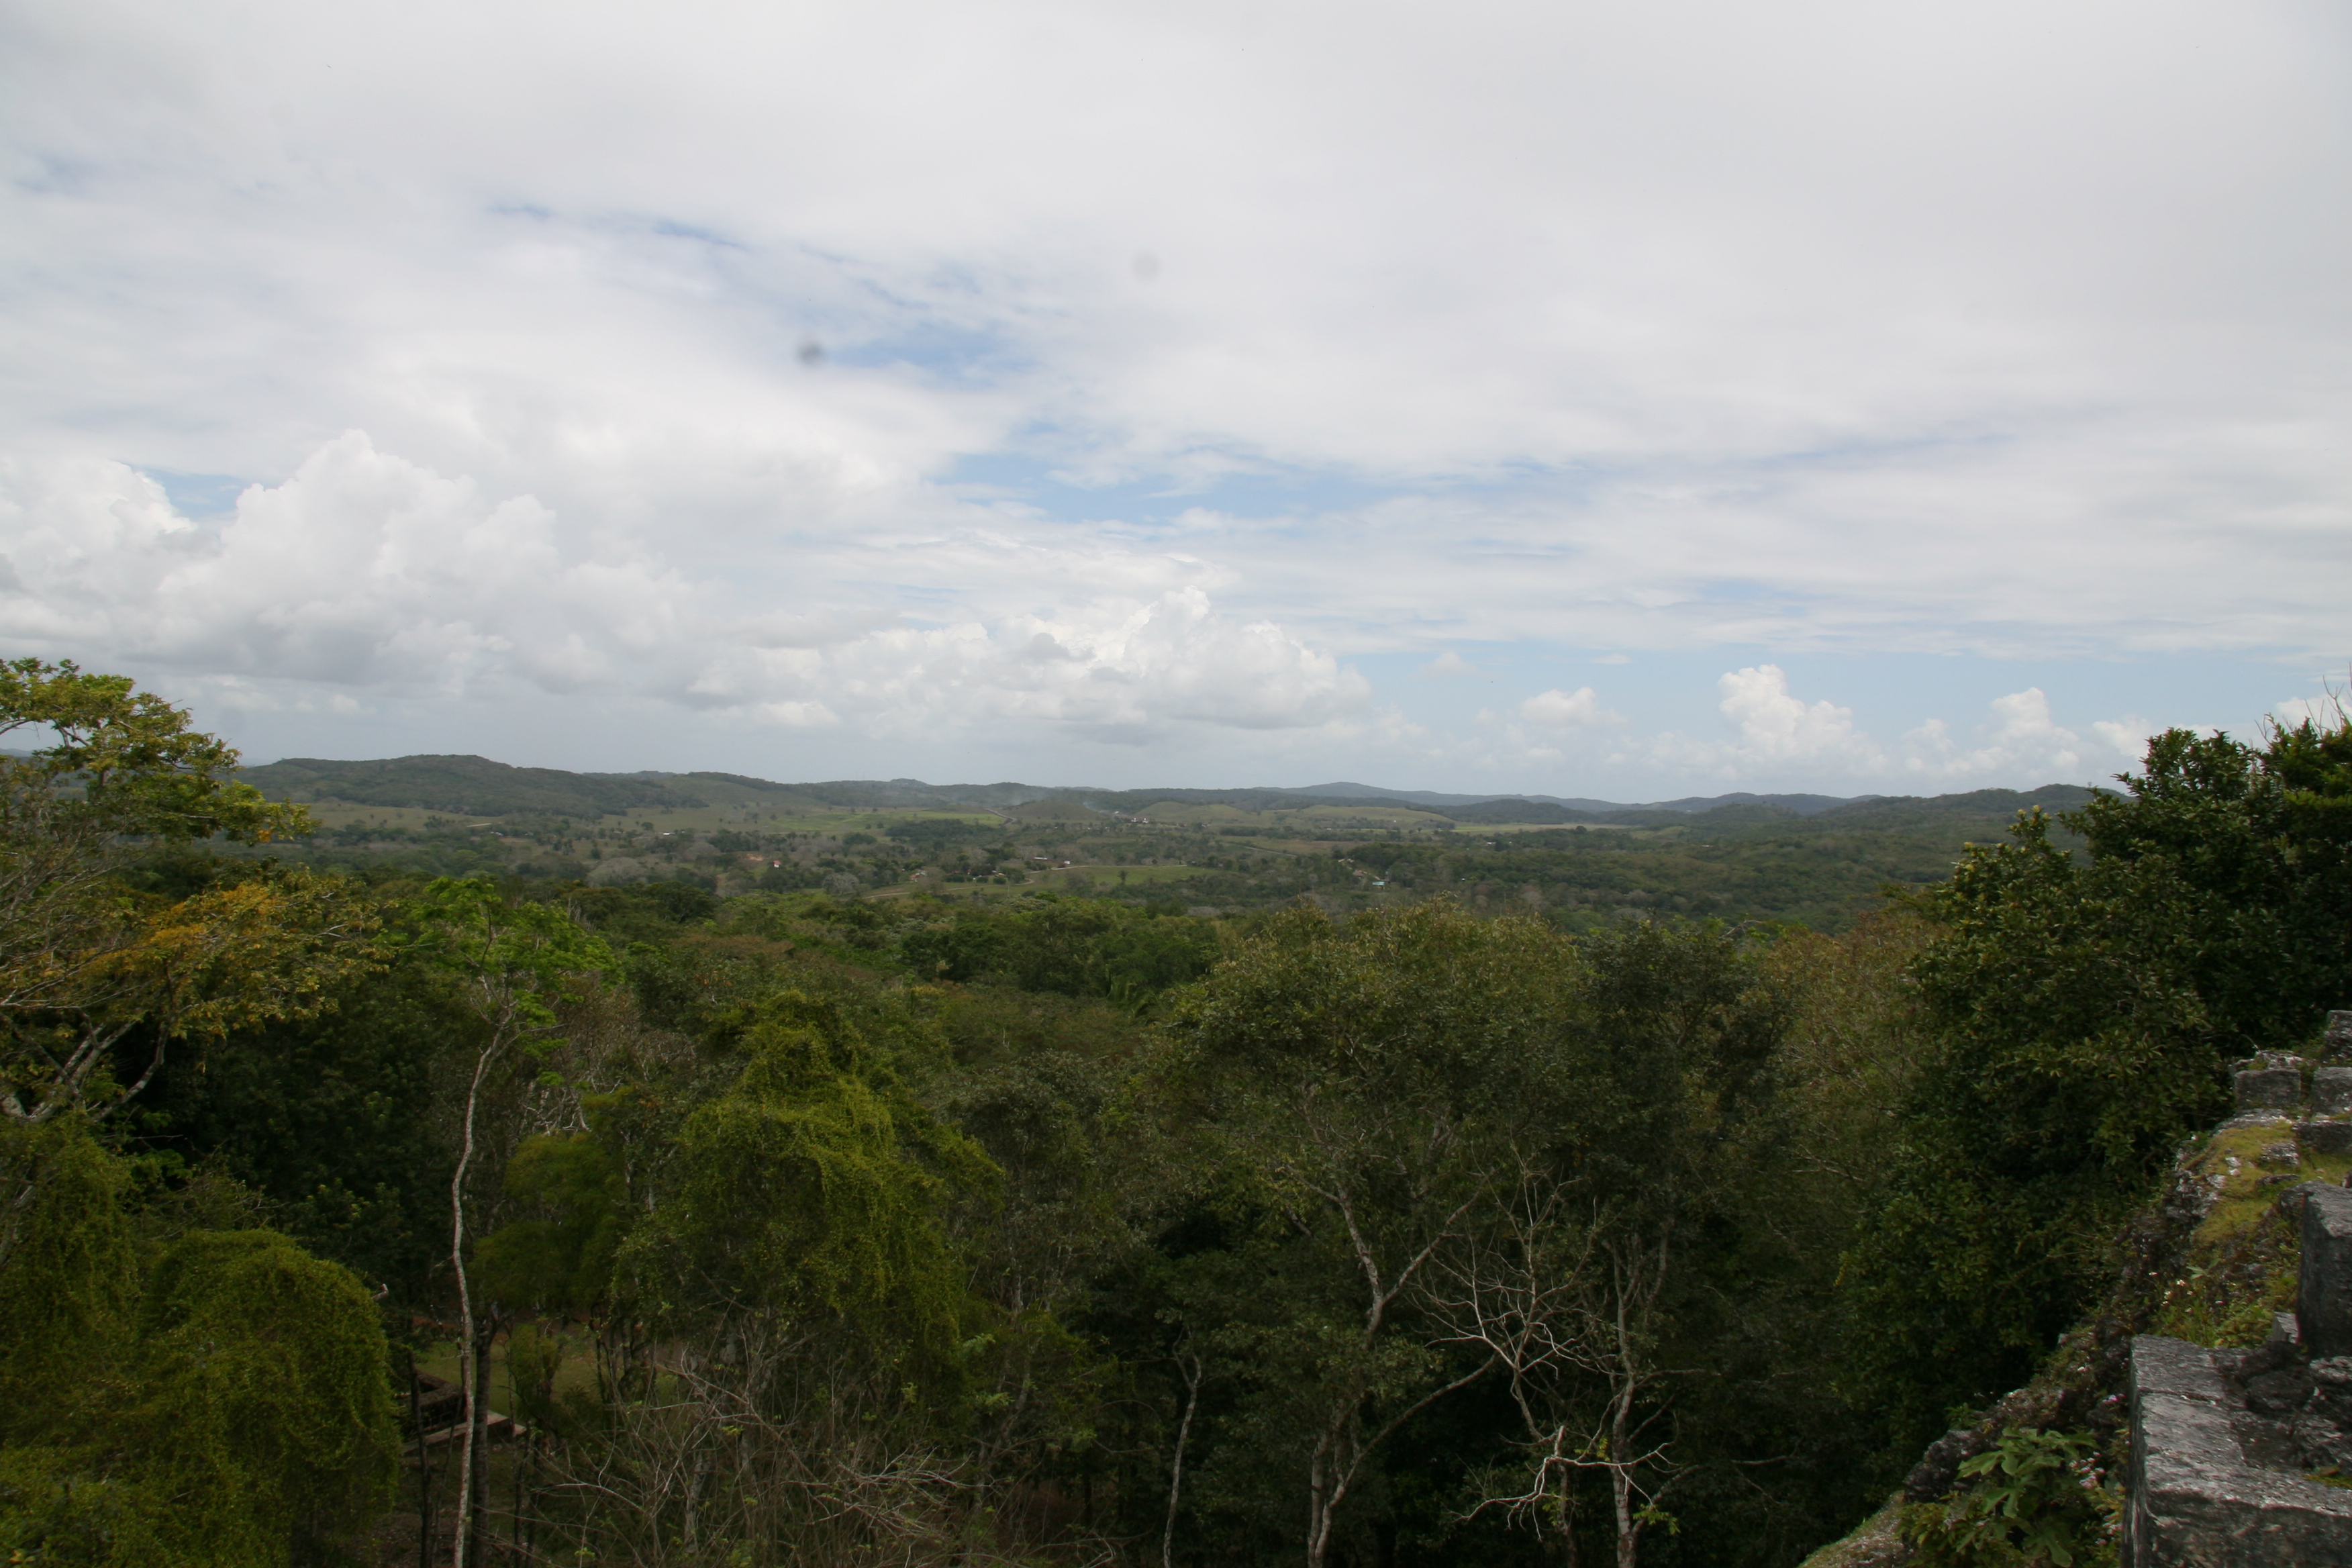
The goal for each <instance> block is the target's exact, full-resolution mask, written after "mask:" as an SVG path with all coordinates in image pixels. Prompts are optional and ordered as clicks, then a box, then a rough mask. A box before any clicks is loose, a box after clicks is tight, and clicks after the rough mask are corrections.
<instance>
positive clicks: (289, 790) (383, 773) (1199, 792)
mask: <svg viewBox="0 0 2352 1568" xmlns="http://www.w3.org/2000/svg"><path fill="white" fill-rule="evenodd" d="M239 776H240V777H242V778H243V779H244V780H245V781H246V782H247V784H253V785H255V786H256V787H257V788H259V789H260V790H262V791H263V792H264V793H265V794H267V795H269V796H270V797H271V798H273V799H277V800H298V801H341V802H345V803H347V804H350V805H383V806H415V807H421V808H423V809H425V810H427V811H444V812H448V813H450V814H451V815H453V816H526V815H543V816H570V817H580V818H591V819H593V818H595V817H600V816H626V815H627V814H628V813H630V812H633V811H642V810H646V809H648V808H666V809H693V808H695V807H698V806H709V805H767V806H772V807H774V808H777V809H782V810H790V809H793V808H795V807H798V808H803V809H805V808H810V807H819V806H833V807H844V806H846V807H849V808H852V809H857V808H862V807H868V806H893V805H895V806H932V807H937V808H956V807H963V808H970V807H973V806H980V807H985V808H987V809H990V810H995V811H1004V812H1014V811H1018V813H1019V815H1021V816H1024V817H1030V818H1034V819H1040V820H1052V819H1056V818H1059V819H1069V818H1073V817H1076V816H1082V815H1083V814H1085V813H1086V812H1089V811H1092V812H1115V811H1124V812H1135V811H1140V810H1144V809H1146V808H1148V807H1150V806H1152V805H1160V804H1161V803H1164V802H1171V801H1173V802H1179V803H1181V804H1184V805H1230V806H1234V807H1236V808H1238V809H1240V810H1244V811H1261V812H1262V811H1273V810H1286V809H1290V808H1294V807H1300V806H1310V805H1330V806H1353V807H1366V806H1389V807H1394V808H1397V809H1400V810H1406V811H1418V812H1426V813H1428V814H1430V815H1431V816H1433V817H1444V818H1446V819H1448V820H1451V821H1454V822H1460V823H1468V824H1474V825H1494V826H1502V825H1506V824H1508V825H1518V826H1567V825H1570V824H1574V823H1615V824H1619V825H1631V824H1652V823H1669V822H1673V821H1675V820H1679V819H1704V820H1705V821H1706V824H1707V826H1710V827H1727V826H1734V825H1735V824H1743V823H1749V822H1756V823H1761V822H1766V821H1769V820H1772V819H1775V818H1780V817H1784V816H1801V817H1807V818H1811V819H1812V821H1813V822H1814V823H1815V824H1816V825H1818V826H1823V827H1832V826H1853V827H1894V826H1907V825H1918V826H1927V825H1929V824H1931V823H1949V824H1955V825H1957V824H1958V823H1960V822H1962V821H1963V820H1969V819H1976V818H1983V819H1986V820H1989V821H1990V820H1999V821H2006V820H2007V819H2008V818H2010V817H2011V816H2015V815H2016V814H2017V813H2018V812H2020V811H2022V810H2024V809H2025V808H2027V807H2028V806H2034V805H2038V806H2041V807H2042V809H2043V810H2045V811H2052V812H2057V811H2065V810H2070V809H2072V808H2074V807H2075V806H2078V805H2082V804H2083V803H2084V801H2086V800H2088V799H2090V798H2091V794H2092V792H2091V791H2090V790H2088V789H2086V788H2084V787H2082V786H2080V785H2075V784H2046V785H2044V786H2043V787H2042V788H2041V789H2037V790H2032V791H2026V792H2019V791H2016V790H1971V791H1969V792H1966V793H1964V794H1960V795H1933V796H1918V795H1884V796H1882V795H1856V796H1852V797H1840V796H1837V795H1748V794H1739V793H1735V794H1731V795H1691V796H1687V797H1685V798H1684V799H1681V800H1668V801H1657V802H1653V803H1650V804H1647V805H1641V804H1631V803H1626V802H1621V801H1607V800H1589V799H1577V798H1569V797H1562V796H1559V795H1447V794H1443V793H1441V792H1438V791H1435V790H1383V789H1377V788H1374V787H1373V786H1372V785H1370V784H1349V783H1344V782H1343V783H1337V784H1317V785H1314V786H1313V787H1311V788H1307V789H1290V788H1283V787H1278V786H1274V785H1259V786H1254V787H1248V788H1240V789H1139V790H1106V789H1094V788H1087V787H1082V786H1070V785H1046V784H1016V783H1012V782H1009V781H1008V782H1002V783H997V784H926V783H924V782H923V781H922V780H920V779H835V780H831V781H829V782H824V783H816V784H778V783H775V782H773V781H772V780H768V779H757V778H751V777H749V776H747V775H745V774H742V773H567V772H565V771H563V770H562V769H561V768H518V767H512V766H509V764H507V763H497V762H492V761H490V760H489V759H488V758H487V757H477V756H417V757H388V758H381V759H378V760H375V761H370V762H334V761H330V760H327V759H324V758H320V757H289V758H287V759H286V760H285V761H283V762H277V763H268V764H266V765H265V766H262V767H257V768H247V769H246V770H244V772H243V773H241V774H240V775H239Z"/></svg>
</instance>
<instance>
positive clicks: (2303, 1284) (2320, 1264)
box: [2294, 1186, 2352, 1356]
mask: <svg viewBox="0 0 2352 1568" xmlns="http://www.w3.org/2000/svg"><path fill="white" fill-rule="evenodd" d="M2302 1220H2303V1269H2302V1272H2301V1274H2300V1275H2299V1276H2298V1277H2297V1279H2296V1280H2295V1295H2294V1312H2295V1320H2296V1321H2297V1323H2298V1324H2299V1325H2300V1327H2301V1328H2302V1331H2303V1343H2304V1348H2305V1349H2306V1350H2308V1351H2309V1352H2311V1353H2312V1354H2313V1355H2315V1356H2339V1355H2352V1191H2347V1189H2345V1188H2343V1187H2329V1186H2314V1187H2313V1188H2312V1189H2311V1191H2310V1193H2309V1194H2308V1195H2307V1196H2306V1197H2305V1201H2304V1204H2303V1215H2302Z"/></svg>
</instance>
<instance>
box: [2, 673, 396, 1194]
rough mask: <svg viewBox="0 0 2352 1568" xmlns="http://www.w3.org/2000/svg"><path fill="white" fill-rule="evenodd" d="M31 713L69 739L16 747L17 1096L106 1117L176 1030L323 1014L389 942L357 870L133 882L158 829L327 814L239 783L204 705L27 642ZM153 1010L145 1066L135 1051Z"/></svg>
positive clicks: (12, 1099)
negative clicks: (128, 879)
mask: <svg viewBox="0 0 2352 1568" xmlns="http://www.w3.org/2000/svg"><path fill="white" fill-rule="evenodd" d="M26 730H28V731H32V732H33V733H34V734H35V735H46V736H47V737H50V738H52V739H53V740H54V742H55V743H54V744H52V745H49V746H47V747H43V748H41V749H38V750H37V751H35V752H33V753H32V754H31V755H29V756H26V757H0V1050H5V1056H0V1113H5V1115H6V1116H8V1117H10V1118H12V1119H16V1120H20V1121H46V1120H47V1119H49V1118H51V1117H54V1116H58V1115H62V1114H67V1113H74V1114H83V1115H89V1116H93V1117H100V1118H102V1117H104V1116H106V1115H108V1114H110V1112H111V1111H112V1110H114V1109H115V1108H116V1107H118V1106H120V1105H121V1103H122V1102H123V1101H125V1100H129V1099H130V1098H131V1096H133V1095H135V1094H137V1093H138V1092H139V1090H140V1089H142V1088H144V1087H145V1086H146V1084H147V1083H148V1082H149V1080H150V1079H152V1078H153V1076H154V1075H155V1073H156V1071H157V1070H158V1069H159V1068H160V1067H161V1065H162V1063H163V1058H164V1053H165V1050H166V1048H167V1047H168V1046H169V1045H170V1044H171V1043H172V1042H173V1041H175V1040H183V1039H187V1038H190V1037H196V1038H215V1039H216V1038H218V1037H221V1036H222V1035H225V1034H226V1033H227V1032H228V1031H229V1030H231V1029H235V1028H239V1027H245V1026H250V1025H253V1024H256V1023H259V1022H262V1021H265V1020H268V1019H282V1018H292V1017H301V1016H308V1015H310V1014H311V1013H314V1012H316V1011H317V1010H318V1009H319V1008H320V1007H321V1006H322V1005H326V1002H327V999H328V997H329V995H330V994H331V991H332V989H333V987H334V986H335V984H337V983H338V982H339V981H340V980H341V979H342V978H343V977H345V976H347V975H349V974H350V973H352V972H353V971H354V970H355V969H358V968H361V967H364V966H365V965H367V964H368V963H373V961H374V960H375V958H376V956H377V955H376V953H375V952H374V951H373V948H372V947H371V946H370V945H369V943H368V942H367V940H366V939H367V937H368V936H369V934H370V933H371V932H372V931H373V929H374V926H375V923H376V922H375V915H374V911H373V907H372V905H371V904H370V902H369V901H368V900H365V899H364V898H362V897H358V896H355V892H354V890H353V889H349V888H347V887H345V886H344V885H342V884H341V883H337V882H331V881H322V880H320V879H314V878H310V877H306V876H302V875H299V874H291V873H289V874H285V875H276V876H266V877H256V878H249V879H243V880H240V881H236V882H233V883H229V884H226V885H221V886H215V887H213V888H209V889H205V890H204V891H202V892H200V893H197V894H195V895H194V896H192V897H188V898H185V899H183V900H178V901H176V902H174V901H170V900H162V899H157V898H154V897H152V896H149V897H141V896H138V895H135V894H134V893H132V892H131V889H129V888H128V887H127V886H126V885H125V884H124V882H123V881H122V878H121V873H122V871H123V869H124V867H125V864H126V862H127V861H128V859H129V858H130V857H131V856H132V855H133V854H135V853H137V852H138V851H139V850H140V849H141V848H142V847H145V846H152V845H153V844H156V843H165V844H173V843H186V842H189V841H192V840H202V839H206V838H211V837H222V838H226V839H228V840H231V841H233V842H240V843H246V844H256V843H267V842H268V841H270V840H272V839H276V838H283V837H289V836H295V835H299V834H303V833H307V832H308V831H309V830H310V823H309V819H308V817H307V816H306V815H305V814H304V813H303V811H302V809H301V808H300V807H299V806H292V805H272V804H270V803H269V802H268V801H266V800H264V799H263V798H262V796H261V794H260V792H259V791H257V790H255V789H252V788H251V787H249V786H247V785H245V784H236V783H232V782H229V778H228V775H229V774H230V773H232V772H233V771H234V769H235V768H236V762H237V755H236V752H234V751H233V750H231V749H230V748H229V747H227V746H226V745H225V744H223V743H222V742H220V741H219V740H217V739H215V737H213V736H210V735H207V734H205V733H203V732H202V731H195V730H192V729H191V728H190V727H189V721H188V715H187V714H186V713H184V712H183V711H182V710H178V709H176V708H173V707H172V706H171V705H170V704H169V703H167V702H165V701H163V700H162V699H161V698H159V697H155V696H153V695H152V694H150V693H146V692H140V691H135V690H133V689H132V685H131V680H130V679H128V678H127V677H123V676H114V675H90V674H85V673H84V672H82V671H81V670H80V669H79V668H76V667H75V666H74V665H73V664H71V663H65V664H59V665H48V664H45V663H43V662H41V661H40V660H38V659H30V658H26V659H18V660H16V661H14V662H13V663H9V664H5V665H0V735H5V734H12V733H14V732H16V731H26ZM142 1029H143V1030H144V1031H145V1035H146V1037H147V1039H148V1041H149V1042H150V1044H149V1045H148V1047H147V1052H146V1055H147V1059H146V1061H145V1062H144V1063H143V1064H141V1065H139V1066H138V1067H137V1069H136V1070H135V1071H133V1072H131V1074H130V1076H129V1079H128V1080H127V1081H125V1080H124V1079H121V1077H119V1076H118V1075H117V1074H116V1072H115V1070H114V1069H115V1066H116V1063H115V1051H116V1048H117V1047H118V1046H120V1045H121V1044H122V1043H123V1042H124V1040H125V1038H126V1037H129V1036H130V1035H131V1032H132V1031H133V1030H142ZM23 1195H24V1194H23V1190H22V1188H21V1187H20V1188H19V1189H18V1192H17V1194H16V1197H17V1199H18V1200H19V1201H21V1200H22V1199H23Z"/></svg>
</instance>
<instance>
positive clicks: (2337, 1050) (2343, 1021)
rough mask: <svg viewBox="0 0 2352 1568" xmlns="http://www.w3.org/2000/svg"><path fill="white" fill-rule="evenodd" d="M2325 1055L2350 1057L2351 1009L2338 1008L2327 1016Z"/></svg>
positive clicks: (2351, 1054) (2351, 1048)
mask: <svg viewBox="0 0 2352 1568" xmlns="http://www.w3.org/2000/svg"><path fill="white" fill-rule="evenodd" d="M2326 1039H2327V1047H2326V1049H2327V1054H2328V1055H2329V1056H2331V1057H2352V1008H2345V1007H2338V1008H2337V1009H2336V1011H2334V1012H2333V1013H2330V1014H2328V1015H2327V1036H2326Z"/></svg>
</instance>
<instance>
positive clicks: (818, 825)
mask: <svg viewBox="0 0 2352 1568" xmlns="http://www.w3.org/2000/svg"><path fill="white" fill-rule="evenodd" d="M310 817H311V820H312V821H314V822H316V823H317V824H318V825H319V826H320V827H321V828H325V829H328V830H332V829H335V828H340V827H349V826H353V825H364V826H383V827H387V828H399V829H404V830H405V831H407V832H410V833H424V832H429V831H432V830H433V829H435V828H443V829H446V828H453V827H455V828H466V829H470V830H474V831H488V832H493V833H496V832H502V831H505V830H508V829H519V828H521V827H523V826H527V825H529V824H530V823H531V822H533V821H534V820H536V819H530V818H518V817H511V816H453V815H451V814H450V813H448V812H446V811H430V810H425V809H423V808H421V807H417V806H396V805H340V804H327V805H312V806H311V807H310ZM570 820H571V821H572V826H573V827H574V828H575V829H577V830H578V831H580V832H581V833H583V834H586V833H593V832H597V831H599V830H604V831H610V830H612V829H615V828H637V829H639V830H641V831H642V830H643V829H644V828H645V826H646V824H651V825H652V831H654V832H656V833H713V832H717V831H719V829H721V828H730V827H731V828H734V829H736V830H738V831H746V830H756V831H764V832H771V833H826V834H835V835H838V834H843V833H880V832H882V831H884V830H885V829H887V827H889V826H891V825H892V824H893V823H903V822H971V823H982V824H989V823H999V822H1002V821H1003V818H1002V817H1000V816H997V814H996V813H994V812H990V811H935V810H931V809H929V808H928V807H899V806H892V807H877V808H874V809H870V810H856V811H852V810H848V809H846V808H842V807H834V806H820V807H810V808H808V809H805V810H796V811H780V810H776V809H774V808H772V807H768V806H749V805H710V806H699V807H694V808H690V809H688V808H680V809H671V810H664V809H660V808H657V807H647V808H646V809H644V810H641V811H635V812H632V813H630V814H628V815H626V816H604V817H595V818H591V817H573V818H572V819H570Z"/></svg>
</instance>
